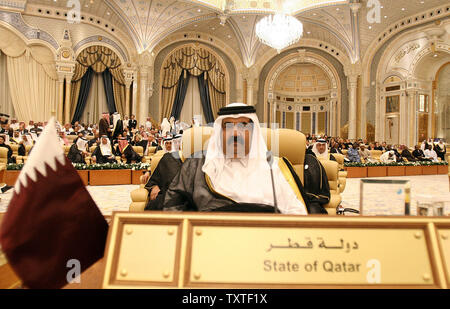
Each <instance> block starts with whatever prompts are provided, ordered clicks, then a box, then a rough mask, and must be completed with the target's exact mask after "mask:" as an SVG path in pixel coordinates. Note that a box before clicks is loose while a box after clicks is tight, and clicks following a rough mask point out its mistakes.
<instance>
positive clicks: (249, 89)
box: [247, 79, 255, 106]
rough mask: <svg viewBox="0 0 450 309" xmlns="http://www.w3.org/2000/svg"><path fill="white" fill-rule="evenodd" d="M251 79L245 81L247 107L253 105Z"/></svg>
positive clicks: (252, 82)
mask: <svg viewBox="0 0 450 309" xmlns="http://www.w3.org/2000/svg"><path fill="white" fill-rule="evenodd" d="M253 84H254V81H253V79H247V105H251V106H253V105H255V104H254V103H253Z"/></svg>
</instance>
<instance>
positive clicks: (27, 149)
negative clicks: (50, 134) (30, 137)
mask: <svg viewBox="0 0 450 309" xmlns="http://www.w3.org/2000/svg"><path fill="white" fill-rule="evenodd" d="M31 147H33V146H25V155H26V156H28V155H29V154H30V150H31Z"/></svg>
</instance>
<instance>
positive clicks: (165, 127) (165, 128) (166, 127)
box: [161, 118, 170, 137]
mask: <svg viewBox="0 0 450 309" xmlns="http://www.w3.org/2000/svg"><path fill="white" fill-rule="evenodd" d="M169 132H170V122H169V120H167V118H164V119H163V121H162V122H161V136H162V137H165V136H167V134H169Z"/></svg>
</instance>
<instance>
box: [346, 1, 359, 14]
mask: <svg viewBox="0 0 450 309" xmlns="http://www.w3.org/2000/svg"><path fill="white" fill-rule="evenodd" d="M349 6H350V9H351V10H352V13H353V14H354V15H356V14H357V13H358V11H359V9H360V8H361V3H359V2H353V3H350V4H349Z"/></svg>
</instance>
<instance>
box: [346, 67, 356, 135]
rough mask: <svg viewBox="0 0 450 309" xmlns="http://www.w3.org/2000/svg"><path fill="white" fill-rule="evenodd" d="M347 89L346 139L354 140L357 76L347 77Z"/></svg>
mask: <svg viewBox="0 0 450 309" xmlns="http://www.w3.org/2000/svg"><path fill="white" fill-rule="evenodd" d="M347 81H348V89H349V102H348V103H349V108H348V138H349V139H350V140H353V139H356V118H357V115H356V110H357V107H356V99H357V97H356V90H357V86H358V75H350V76H348V77H347Z"/></svg>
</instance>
